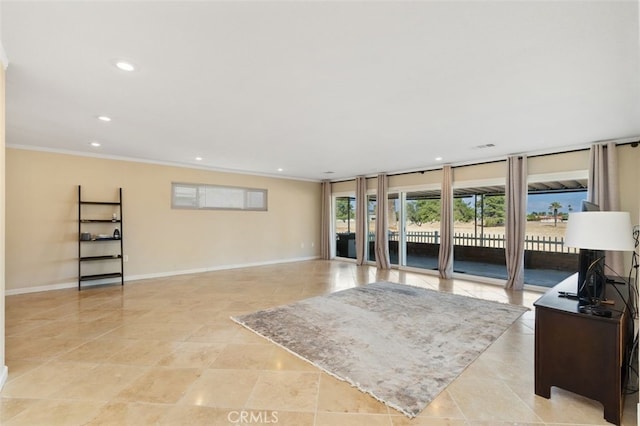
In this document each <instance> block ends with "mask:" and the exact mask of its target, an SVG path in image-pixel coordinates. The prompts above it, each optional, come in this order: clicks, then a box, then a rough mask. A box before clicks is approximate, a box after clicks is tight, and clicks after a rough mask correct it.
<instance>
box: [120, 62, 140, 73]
mask: <svg viewBox="0 0 640 426" xmlns="http://www.w3.org/2000/svg"><path fill="white" fill-rule="evenodd" d="M116 67H118V68H119V69H121V70H122V71H135V69H136V67H135V66H133V64H131V63H129V62H126V61H117V62H116Z"/></svg>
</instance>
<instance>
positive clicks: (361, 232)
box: [356, 176, 367, 265]
mask: <svg viewBox="0 0 640 426" xmlns="http://www.w3.org/2000/svg"><path fill="white" fill-rule="evenodd" d="M366 241H367V178H366V177H364V176H358V177H357V178H356V264H358V265H362V264H364V261H365V256H364V254H365V244H366Z"/></svg>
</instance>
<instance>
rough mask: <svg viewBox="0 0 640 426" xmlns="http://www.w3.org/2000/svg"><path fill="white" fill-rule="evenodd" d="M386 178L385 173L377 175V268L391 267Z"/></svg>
mask: <svg viewBox="0 0 640 426" xmlns="http://www.w3.org/2000/svg"><path fill="white" fill-rule="evenodd" d="M388 185H389V183H388V178H387V175H386V174H385V173H381V174H379V175H378V192H377V195H376V196H377V200H378V202H377V203H376V266H377V267H378V269H389V268H391V261H390V260H389V234H388V230H387V227H388V225H387V222H388V220H389V219H388V218H387V192H388Z"/></svg>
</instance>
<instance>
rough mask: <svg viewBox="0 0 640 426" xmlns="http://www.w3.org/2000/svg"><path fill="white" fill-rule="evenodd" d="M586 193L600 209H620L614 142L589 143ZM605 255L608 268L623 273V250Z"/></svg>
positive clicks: (616, 157)
mask: <svg viewBox="0 0 640 426" xmlns="http://www.w3.org/2000/svg"><path fill="white" fill-rule="evenodd" d="M587 193H588V196H587V197H588V199H589V201H591V202H592V203H595V204H597V205H598V206H600V210H602V211H619V210H620V192H619V186H618V156H617V150H616V144H615V143H614V142H609V143H607V144H593V145H591V150H590V151H589V182H588V184H587ZM605 257H606V259H605V264H606V265H607V266H608V267H609V268H611V269H612V270H613V271H615V273H616V274H618V275H621V276H624V275H625V271H624V253H623V252H620V251H608V252H606V255H605ZM605 273H606V271H605ZM608 275H611V274H608Z"/></svg>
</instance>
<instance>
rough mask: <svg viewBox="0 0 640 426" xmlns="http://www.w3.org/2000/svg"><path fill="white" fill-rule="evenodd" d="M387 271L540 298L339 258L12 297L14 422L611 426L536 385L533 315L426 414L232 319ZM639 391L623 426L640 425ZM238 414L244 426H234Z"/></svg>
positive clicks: (9, 413)
mask: <svg viewBox="0 0 640 426" xmlns="http://www.w3.org/2000/svg"><path fill="white" fill-rule="evenodd" d="M379 280H389V281H393V282H399V283H405V284H409V285H417V286H421V287H426V288H431V289H436V290H440V291H446V292H452V293H458V294H464V295H471V296H474V297H478V298H484V299H490V300H496V301H501V302H509V303H515V304H522V305H524V306H527V307H530V308H531V307H532V303H533V302H534V301H535V300H536V299H537V298H538V297H539V296H540V294H539V293H534V292H529V291H525V292H515V293H510V292H507V291H505V290H503V289H502V288H500V287H496V286H491V285H487V284H478V283H473V282H470V281H461V280H439V279H438V278H437V277H434V276H431V275H422V274H417V273H410V272H403V271H397V270H392V271H386V272H378V271H377V270H376V269H375V268H372V267H368V266H364V267H356V266H355V265H354V264H352V263H345V262H338V261H333V262H329V261H309V262H300V263H291V264H284V265H274V266H265V267H256V268H246V269H237V270H230V271H218V272H210V273H204V274H195V275H183V276H177V277H170V278H162V279H153V280H144V281H138V282H135V283H128V284H125V286H124V287H120V286H118V285H113V286H104V287H94V288H88V289H86V290H83V291H82V292H78V291H76V290H60V291H51V292H43V293H32V294H25V295H17V296H8V297H7V298H6V358H7V365H8V366H9V380H8V382H7V383H6V385H5V387H4V389H3V390H2V392H1V393H0V397H1V399H0V423H1V424H3V425H7V426H10V425H30V426H33V425H147V424H160V425H181V424H184V425H229V424H272V425H273V424H280V425H310V426H311V425H315V426H324V425H330V426H349V425H366V426H376V425H385V426H400V425H420V426H422V425H429V426H439V425H451V426H454V425H474V426H475V425H477V426H480V425H486V426H489V425H491V426H493V425H516V424H517V425H569V424H571V425H583V424H584V425H606V424H609V423H607V422H606V421H604V419H603V417H602V416H603V411H602V406H601V405H600V404H599V403H597V402H594V401H591V400H588V399H586V398H583V397H580V396H578V395H574V394H572V393H570V392H566V391H562V390H560V389H556V388H553V389H552V398H551V399H549V400H547V399H544V398H540V397H537V396H535V394H534V392H533V359H534V335H533V327H534V312H533V311H530V312H528V313H526V314H525V315H524V316H523V317H521V319H520V320H518V321H517V322H516V323H515V324H514V325H513V326H512V327H511V328H510V329H509V330H508V331H507V332H506V333H505V334H504V335H503V336H502V337H500V338H499V339H498V340H497V341H496V342H495V343H494V344H493V345H492V346H491V347H490V348H489V349H488V350H487V351H486V352H485V353H483V354H482V355H481V356H480V357H479V358H478V359H477V360H476V361H475V362H474V363H473V364H472V365H471V366H470V367H469V368H468V369H467V370H466V371H465V372H464V373H463V374H462V375H461V376H460V377H459V378H458V379H457V380H455V381H454V382H453V383H452V384H451V385H450V386H449V387H448V388H447V389H446V390H445V391H444V392H443V393H442V394H440V395H439V396H438V397H437V398H436V399H435V400H434V401H433V402H432V403H431V404H430V405H429V406H428V407H427V408H426V409H425V410H424V411H423V412H422V414H420V416H418V417H417V418H415V419H413V420H409V419H408V418H406V417H404V416H403V415H401V414H399V413H398V412H396V411H395V410H393V409H388V408H387V407H386V406H385V405H384V404H382V403H380V402H378V401H376V400H374V399H373V398H371V397H369V396H367V395H365V394H363V393H361V392H359V391H357V390H355V389H353V388H351V387H350V386H349V385H348V384H346V383H344V382H341V381H338V380H336V379H334V378H332V377H330V376H328V375H327V374H324V373H322V372H320V371H319V370H317V369H315V368H314V367H313V366H311V365H309V364H307V363H306V362H304V361H301V360H300V359H298V358H296V357H295V356H293V355H291V354H289V353H288V352H286V351H284V350H282V349H280V348H278V347H276V346H274V345H272V344H270V343H269V342H267V341H265V340H264V339H262V338H260V337H258V336H256V335H254V334H253V333H251V332H250V331H247V330H246V329H244V328H243V327H240V326H239V325H237V324H235V323H233V322H232V321H230V320H229V316H230V315H236V314H241V313H248V312H253V311H255V310H258V309H261V308H266V307H270V306H275V305H279V304H285V303H290V302H293V301H296V300H300V299H303V298H307V297H311V296H316V295H321V294H326V293H329V292H333V291H337V290H342V289H346V288H350V287H353V286H358V285H364V284H367V283H370V282H375V281H379ZM636 404H637V394H636V395H633V396H631V397H629V399H628V400H627V403H626V405H625V413H624V417H623V424H624V425H635V424H636V414H635V413H636ZM233 422H235V423H233Z"/></svg>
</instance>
